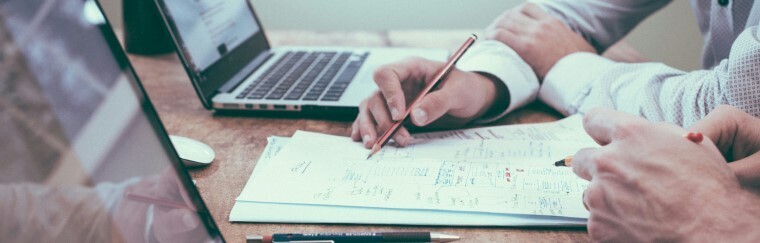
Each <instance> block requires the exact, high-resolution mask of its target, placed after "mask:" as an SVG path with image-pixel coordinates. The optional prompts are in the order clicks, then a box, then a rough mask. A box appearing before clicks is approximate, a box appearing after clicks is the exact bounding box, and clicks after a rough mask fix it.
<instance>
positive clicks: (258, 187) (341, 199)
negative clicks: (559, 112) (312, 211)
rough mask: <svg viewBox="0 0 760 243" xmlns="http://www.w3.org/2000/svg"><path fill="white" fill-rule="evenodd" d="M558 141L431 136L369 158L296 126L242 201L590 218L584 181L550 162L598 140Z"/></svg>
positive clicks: (356, 147)
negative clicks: (584, 193) (583, 198)
mask: <svg viewBox="0 0 760 243" xmlns="http://www.w3.org/2000/svg"><path fill="white" fill-rule="evenodd" d="M576 131H578V130H577V129H576ZM581 131H582V130H581ZM557 139H558V140H550V141H541V140H538V141H533V140H529V141H515V140H497V139H489V140H477V139H471V140H459V139H428V140H419V141H417V143H415V144H414V145H412V146H409V147H406V148H394V147H386V148H384V149H383V150H382V151H381V152H380V153H378V154H377V155H376V156H373V158H372V159H370V160H366V156H367V150H366V149H364V148H363V147H362V146H361V145H360V144H358V143H355V142H353V141H351V140H350V139H349V138H345V137H336V136H329V135H322V134H316V133H309V132H300V131H299V132H297V133H296V134H295V135H294V136H293V138H291V139H290V141H287V145H286V146H284V147H282V148H281V151H279V153H277V156H275V157H274V158H272V159H271V160H270V161H269V162H268V163H267V164H266V165H265V166H257V167H256V170H255V171H254V175H253V176H252V177H251V179H250V181H249V183H248V185H247V186H246V188H245V189H244V191H243V192H242V193H241V195H240V197H239V198H238V200H240V201H252V202H271V203H292V204H313V205H338V206H357V207H375V208H398V209H431V210H447V211H472V212H491V213H510V214H530V215H552V216H565V217H576V218H584V217H587V216H588V215H587V212H586V210H585V209H584V208H583V205H582V203H581V199H580V197H581V193H582V191H583V190H584V188H585V187H586V185H587V184H586V182H585V181H583V180H581V179H578V178H577V177H576V176H575V175H574V174H573V173H572V171H571V170H570V169H569V168H556V167H552V166H551V162H552V161H554V160H557V159H558V158H562V157H564V156H566V155H569V154H573V153H575V152H576V151H577V150H578V149H580V148H584V147H591V146H596V145H595V144H593V142H577V141H578V139H574V141H576V142H572V143H567V142H562V141H561V140H562V137H558V138H557ZM587 141H590V140H587ZM267 154H269V153H267V152H266V151H265V154H264V156H266V155H267Z"/></svg>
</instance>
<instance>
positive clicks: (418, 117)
mask: <svg viewBox="0 0 760 243" xmlns="http://www.w3.org/2000/svg"><path fill="white" fill-rule="evenodd" d="M412 114H413V115H414V121H415V122H416V123H417V125H424V124H425V122H426V121H427V119H428V118H427V113H425V111H424V110H422V109H420V108H414V111H412Z"/></svg>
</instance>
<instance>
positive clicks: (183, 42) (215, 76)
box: [155, 0, 270, 109]
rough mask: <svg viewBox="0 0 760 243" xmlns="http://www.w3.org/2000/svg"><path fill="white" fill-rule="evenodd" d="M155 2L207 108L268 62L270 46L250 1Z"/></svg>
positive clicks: (186, 0)
mask: <svg viewBox="0 0 760 243" xmlns="http://www.w3.org/2000/svg"><path fill="white" fill-rule="evenodd" d="M155 1H156V4H157V6H158V9H159V12H160V13H161V15H162V16H163V18H164V21H165V23H166V26H167V27H168V29H169V33H170V34H171V36H172V39H173V40H174V44H175V45H176V47H177V48H176V49H177V53H178V55H179V58H180V60H181V61H182V64H183V65H184V66H185V70H186V71H187V73H188V76H190V80H191V81H192V82H193V86H194V87H195V91H196V92H197V93H198V96H199V97H200V99H201V102H203V106H204V107H206V109H211V107H212V103H211V99H212V98H213V97H214V95H216V94H217V93H218V92H220V90H221V91H222V92H229V91H231V90H232V89H234V88H235V87H236V85H237V84H239V83H240V82H242V81H243V80H244V79H245V78H246V77H248V75H250V74H251V73H252V72H253V71H254V70H255V69H256V67H257V66H258V65H257V64H260V63H262V62H263V61H265V60H263V59H265V58H266V56H264V55H261V54H263V53H265V52H266V51H267V50H269V48H270V46H269V43H268V42H267V40H266V37H265V36H264V31H263V30H262V28H261V25H259V21H258V19H257V17H256V14H255V13H254V11H253V8H252V6H251V5H250V3H249V2H248V1H247V0H204V1H193V0H169V1H165V0H155ZM257 57H260V58H259V60H256V61H254V59H256V58H257Z"/></svg>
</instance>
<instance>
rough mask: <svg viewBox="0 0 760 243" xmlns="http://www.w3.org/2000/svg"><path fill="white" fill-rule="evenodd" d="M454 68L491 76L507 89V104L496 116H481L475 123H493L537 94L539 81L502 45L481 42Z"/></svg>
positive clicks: (524, 64)
mask: <svg viewBox="0 0 760 243" xmlns="http://www.w3.org/2000/svg"><path fill="white" fill-rule="evenodd" d="M457 68H459V69H460V70H463V71H468V72H480V73H487V74H490V75H493V76H494V77H496V78H498V79H499V80H500V81H501V82H504V84H505V85H506V87H507V89H508V90H509V96H510V103H509V106H508V107H507V109H506V110H504V111H503V112H500V113H499V114H498V115H496V116H492V117H482V118H480V119H478V120H477V121H476V122H477V123H488V122H492V121H495V120H497V119H499V118H501V117H503V116H504V115H506V114H507V113H509V112H511V111H513V110H515V109H517V108H520V107H522V106H524V105H526V104H528V103H531V102H533V101H534V100H535V99H536V97H537V95H538V87H539V84H538V78H536V75H535V74H534V73H533V70H532V69H531V68H530V66H529V65H528V64H527V63H526V62H525V61H523V60H522V59H521V58H520V56H518V55H517V53H516V52H515V51H514V50H512V48H509V47H508V46H507V45H505V44H504V43H501V42H499V41H494V40H481V41H478V42H477V43H476V44H475V45H473V46H472V47H470V49H469V50H468V51H467V53H466V54H465V55H464V56H462V58H461V59H460V60H459V62H458V63H457Z"/></svg>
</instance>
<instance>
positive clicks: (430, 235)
mask: <svg viewBox="0 0 760 243" xmlns="http://www.w3.org/2000/svg"><path fill="white" fill-rule="evenodd" d="M455 240H459V236H456V235H448V234H442V233H436V232H382V233H372V232H367V233H313V234H274V235H272V236H248V237H246V242H247V243H258V242H262V243H273V242H332V243H354V242H450V241H455Z"/></svg>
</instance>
